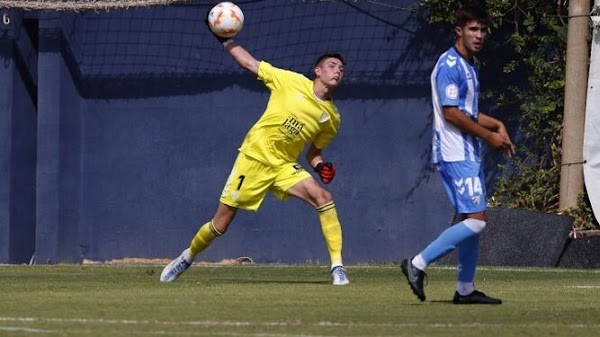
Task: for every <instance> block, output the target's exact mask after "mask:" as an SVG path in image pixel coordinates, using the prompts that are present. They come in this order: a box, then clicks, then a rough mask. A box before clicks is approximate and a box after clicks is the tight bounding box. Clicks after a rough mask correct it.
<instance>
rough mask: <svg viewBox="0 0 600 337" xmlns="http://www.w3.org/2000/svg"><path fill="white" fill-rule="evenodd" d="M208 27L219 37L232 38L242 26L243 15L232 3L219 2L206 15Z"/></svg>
mask: <svg viewBox="0 0 600 337" xmlns="http://www.w3.org/2000/svg"><path fill="white" fill-rule="evenodd" d="M208 26H209V27H210V30H212V32H213V33H215V34H217V35H219V36H220V37H233V36H235V35H236V34H237V33H239V32H240V30H242V27H243V26H244V13H243V12H242V10H241V9H240V7H239V6H238V5H236V4H234V3H233V2H229V1H224V2H220V3H218V4H216V5H215V6H214V7H213V8H212V9H211V10H210V12H209V13H208Z"/></svg>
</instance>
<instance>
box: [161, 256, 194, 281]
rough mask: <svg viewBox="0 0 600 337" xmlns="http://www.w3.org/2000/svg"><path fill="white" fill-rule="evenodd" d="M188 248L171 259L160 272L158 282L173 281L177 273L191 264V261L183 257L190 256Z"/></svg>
mask: <svg viewBox="0 0 600 337" xmlns="http://www.w3.org/2000/svg"><path fill="white" fill-rule="evenodd" d="M189 250H190V249H189V248H188V249H186V250H184V251H183V252H182V253H181V255H179V256H178V257H177V258H176V259H175V260H173V261H171V263H169V264H168V265H167V266H166V267H165V269H163V271H162V273H161V274H160V282H171V281H175V280H176V279H177V278H178V277H179V275H181V274H183V272H184V271H186V270H187V269H188V268H189V267H190V266H191V265H192V263H191V262H188V260H186V259H185V257H186V256H190V254H189Z"/></svg>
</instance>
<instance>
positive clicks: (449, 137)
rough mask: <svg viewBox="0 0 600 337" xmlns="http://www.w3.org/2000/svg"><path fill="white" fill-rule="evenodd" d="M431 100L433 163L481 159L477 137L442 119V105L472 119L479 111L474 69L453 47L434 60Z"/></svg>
mask: <svg viewBox="0 0 600 337" xmlns="http://www.w3.org/2000/svg"><path fill="white" fill-rule="evenodd" d="M431 92H432V95H431V100H432V103H433V156H432V159H433V162H434V163H439V162H441V161H445V162H456V161H465V160H468V161H481V145H482V143H481V139H479V138H477V137H475V136H471V135H469V134H467V133H465V132H462V131H461V130H460V129H458V128H457V127H455V126H454V125H452V124H450V123H448V122H447V121H446V120H445V119H444V112H443V107H444V106H456V107H458V108H459V109H460V110H461V111H463V112H464V113H465V115H467V116H469V117H470V118H471V119H472V120H473V121H477V116H478V114H479V110H478V100H479V80H478V69H477V66H476V65H474V64H471V63H469V61H468V60H466V59H465V58H463V57H462V56H461V55H460V54H459V52H458V51H457V50H456V49H455V48H454V47H452V48H450V49H448V50H447V51H446V52H445V53H443V54H442V55H441V56H440V58H439V59H438V62H437V64H436V65H435V68H434V69H433V72H432V73H431Z"/></svg>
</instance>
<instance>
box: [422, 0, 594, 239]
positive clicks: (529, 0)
mask: <svg viewBox="0 0 600 337" xmlns="http://www.w3.org/2000/svg"><path fill="white" fill-rule="evenodd" d="M485 4H486V6H487V9H488V11H489V13H490V16H491V17H492V22H493V24H492V26H491V27H490V34H489V40H488V42H487V47H486V49H487V50H490V49H491V54H489V52H488V54H487V55H486V54H484V55H483V56H482V57H481V58H482V59H484V60H485V61H484V62H483V63H482V65H483V67H482V68H483V69H482V74H483V73H485V72H486V71H488V72H490V73H492V72H493V73H495V75H491V76H493V78H494V81H492V82H493V83H485V86H487V87H488V89H487V91H485V92H483V93H482V98H483V99H484V100H489V101H491V102H494V103H495V104H496V106H495V108H496V109H497V110H499V111H502V110H505V111H510V113H511V116H515V115H517V114H518V120H517V121H516V124H518V125H519V128H518V131H517V132H513V135H514V136H513V138H514V139H513V142H514V143H515V144H516V145H517V156H515V157H514V158H513V159H512V160H511V161H510V162H509V163H508V164H507V165H504V166H503V172H504V174H503V176H502V177H501V178H500V179H499V180H498V182H497V185H496V186H495V189H494V195H493V197H492V198H491V202H492V204H493V205H495V206H502V207H519V208H526V209H531V210H538V211H544V212H558V211H559V209H558V208H559V206H558V198H559V182H560V160H561V131H562V120H563V112H564V106H563V102H564V100H563V96H564V88H565V56H566V45H567V43H566V42H567V22H566V21H567V20H566V18H567V14H568V6H567V5H568V3H567V2H562V1H558V2H553V1H544V2H540V1H537V0H522V1H506V0H487V1H485ZM461 5H462V2H461V1H456V0H454V1H446V0H421V1H419V2H418V6H419V7H420V8H421V9H425V10H427V20H428V22H429V23H431V24H434V23H449V24H451V23H452V22H453V21H454V13H455V11H456V9H458V8H459V7H460V6H461ZM486 68H487V69H486ZM498 74H500V75H498ZM580 199H581V200H580V203H579V204H578V206H577V207H576V208H575V209H571V210H569V213H570V214H571V215H573V216H575V217H576V223H578V225H579V226H581V227H584V228H593V227H598V222H597V221H596V220H595V219H594V216H593V212H592V211H591V208H590V207H589V206H588V205H589V200H588V205H586V203H585V200H586V199H587V198H586V197H585V196H583V197H582V198H580Z"/></svg>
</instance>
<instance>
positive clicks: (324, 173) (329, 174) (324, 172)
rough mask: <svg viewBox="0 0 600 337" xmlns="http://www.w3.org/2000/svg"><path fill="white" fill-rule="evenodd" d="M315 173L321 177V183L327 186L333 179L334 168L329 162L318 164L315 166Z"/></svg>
mask: <svg viewBox="0 0 600 337" xmlns="http://www.w3.org/2000/svg"><path fill="white" fill-rule="evenodd" d="M315 172H317V173H318V174H319V177H321V181H322V182H323V183H325V184H329V183H330V182H331V181H332V180H333V178H334V177H335V167H334V166H333V164H332V163H330V162H328V161H327V162H320V163H318V164H317V166H315Z"/></svg>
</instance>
